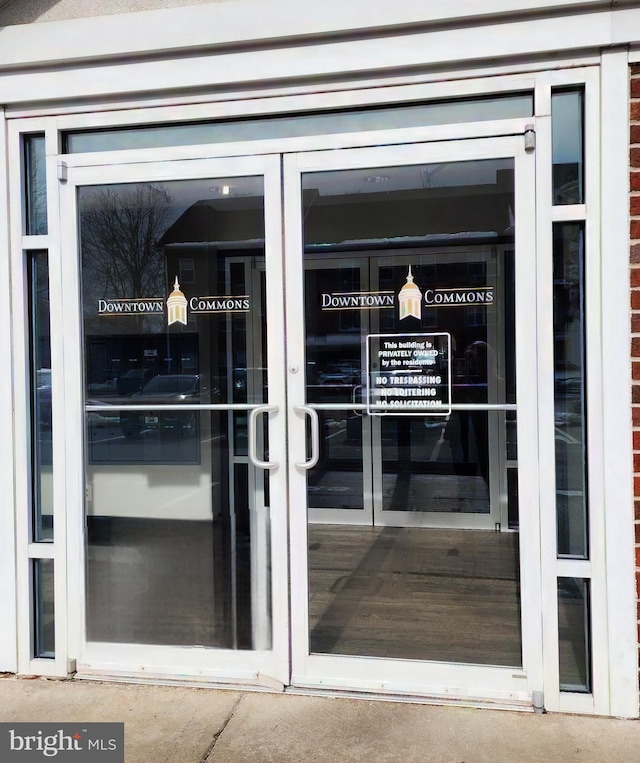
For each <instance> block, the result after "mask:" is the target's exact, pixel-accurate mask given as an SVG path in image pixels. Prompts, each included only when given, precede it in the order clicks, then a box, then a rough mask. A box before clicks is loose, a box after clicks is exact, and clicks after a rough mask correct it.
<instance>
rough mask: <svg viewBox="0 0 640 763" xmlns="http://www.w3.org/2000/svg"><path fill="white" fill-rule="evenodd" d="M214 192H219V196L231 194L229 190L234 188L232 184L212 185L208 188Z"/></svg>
mask: <svg viewBox="0 0 640 763" xmlns="http://www.w3.org/2000/svg"><path fill="white" fill-rule="evenodd" d="M209 190H210V191H213V192H214V193H219V194H220V196H231V191H232V190H234V186H231V185H214V186H211V188H209Z"/></svg>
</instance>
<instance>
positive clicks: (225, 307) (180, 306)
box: [98, 276, 251, 326]
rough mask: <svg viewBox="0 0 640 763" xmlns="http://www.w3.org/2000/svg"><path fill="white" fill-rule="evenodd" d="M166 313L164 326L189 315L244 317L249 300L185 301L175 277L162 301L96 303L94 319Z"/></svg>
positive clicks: (242, 297)
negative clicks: (96, 312)
mask: <svg viewBox="0 0 640 763" xmlns="http://www.w3.org/2000/svg"><path fill="white" fill-rule="evenodd" d="M165 309H166V313H167V326H172V325H173V324H175V323H177V324H182V325H183V326H186V325H187V324H188V323H189V315H190V314H191V315H215V314H220V313H248V312H250V310H251V298H250V297H249V295H248V294H242V295H235V294H234V295H224V296H209V297H199V296H195V297H190V298H189V299H187V297H186V296H185V295H184V293H183V292H182V291H181V289H180V284H179V283H178V277H177V276H176V279H175V281H174V283H173V291H172V292H171V293H170V294H169V297H168V298H167V299H166V300H165V299H164V297H146V298H136V299H99V300H98V315H99V316H102V317H122V316H125V315H162V314H164V312H165Z"/></svg>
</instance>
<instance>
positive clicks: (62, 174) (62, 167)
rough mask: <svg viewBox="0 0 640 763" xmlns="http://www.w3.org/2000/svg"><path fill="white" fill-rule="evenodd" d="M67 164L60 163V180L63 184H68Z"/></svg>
mask: <svg viewBox="0 0 640 763" xmlns="http://www.w3.org/2000/svg"><path fill="white" fill-rule="evenodd" d="M67 171H68V167H67V163H66V162H58V180H59V181H60V182H61V183H66V182H67Z"/></svg>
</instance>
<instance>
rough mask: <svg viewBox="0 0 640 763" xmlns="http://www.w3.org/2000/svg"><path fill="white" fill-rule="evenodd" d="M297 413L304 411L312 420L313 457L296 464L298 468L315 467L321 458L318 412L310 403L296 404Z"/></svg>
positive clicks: (294, 408)
mask: <svg viewBox="0 0 640 763" xmlns="http://www.w3.org/2000/svg"><path fill="white" fill-rule="evenodd" d="M293 410H294V411H295V412H296V413H303V414H305V415H306V416H308V417H309V419H310V420H311V458H310V459H309V460H308V461H298V462H296V463H295V464H294V466H296V468H298V469H305V470H308V469H313V467H314V466H315V465H316V464H317V463H318V459H319V458H320V422H319V420H318V412H317V411H316V410H315V408H311V407H310V406H308V405H294V406H293Z"/></svg>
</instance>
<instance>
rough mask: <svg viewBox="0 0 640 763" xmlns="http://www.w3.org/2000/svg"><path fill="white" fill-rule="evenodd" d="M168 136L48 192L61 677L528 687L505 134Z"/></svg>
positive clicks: (516, 206) (533, 541) (537, 682)
mask: <svg viewBox="0 0 640 763" xmlns="http://www.w3.org/2000/svg"><path fill="white" fill-rule="evenodd" d="M172 152H173V155H174V156H175V158H174V159H173V160H171V159H170V158H168V159H167V160H166V161H162V162H148V163H140V164H136V163H133V164H111V165H109V166H99V167H96V166H83V165H82V159H81V158H80V160H79V161H78V164H77V166H70V167H69V173H68V180H67V181H66V182H65V183H63V184H62V185H61V210H62V228H63V230H62V235H63V240H64V241H65V242H66V244H67V245H68V247H69V251H70V252H76V253H77V256H76V257H67V258H64V264H63V269H62V273H61V283H62V284H63V288H64V290H65V295H66V296H68V297H69V299H67V300H65V303H64V304H65V312H64V325H63V330H64V332H65V338H66V337H68V338H69V341H68V342H65V356H64V366H65V377H66V379H67V380H68V384H67V390H66V395H67V399H68V401H69V405H68V410H69V411H70V413H69V417H68V422H67V423H68V427H69V432H70V434H72V435H73V436H70V437H69V439H68V442H67V449H68V451H67V459H66V461H67V464H68V467H67V478H68V479H67V482H68V485H69V491H70V493H69V494H70V496H72V500H71V501H70V504H71V505H72V506H73V509H72V510H71V512H72V513H70V522H69V537H70V543H71V544H72V545H71V547H72V548H78V549H82V550H83V552H82V554H81V555H78V557H77V558H76V559H75V561H73V562H72V567H73V565H75V567H73V569H71V568H70V574H69V586H70V590H71V593H72V595H71V596H70V597H69V598H70V601H72V602H76V608H75V609H74V610H73V611H72V613H71V622H70V642H71V643H70V651H71V653H73V654H77V655H79V658H78V670H79V672H80V673H87V674H92V673H93V674H95V673H98V674H100V673H114V672H116V673H122V674H139V673H140V671H141V670H142V671H143V672H144V673H145V674H146V675H156V674H157V675H163V676H166V675H178V674H180V675H187V676H191V677H194V676H195V677H197V676H202V677H203V678H205V679H207V680H220V681H226V682H234V683H243V684H261V685H269V686H279V687H283V686H286V685H293V686H297V687H316V688H317V687H331V688H338V689H339V688H342V689H351V690H361V691H383V692H389V693H394V692H395V693H404V694H412V693H420V694H425V693H426V694H432V695H441V696H442V695H447V694H450V695H451V694H453V695H456V696H460V697H472V698H485V699H489V700H491V699H495V700H497V701H509V702H512V701H516V702H517V701H522V702H525V703H526V702H530V700H531V694H532V692H533V691H534V690H536V689H539V688H540V687H541V685H542V664H541V663H542V649H541V602H540V570H539V543H540V536H539V521H538V506H537V495H538V472H537V463H538V461H537V412H536V385H535V373H536V351H535V341H534V338H535V335H536V334H535V332H536V325H535V290H534V289H533V288H532V284H534V283H535V245H534V233H535V226H534V171H533V158H532V156H530V155H528V154H526V153H525V151H524V148H523V140H522V137H521V136H513V137H507V138H500V139H482V140H468V141H452V142H448V143H441V144H413V145H406V146H391V147H379V148H370V149H352V150H340V151H327V152H321V151H319V152H309V153H304V154H285V155H284V157H283V158H282V159H281V157H280V156H264V157H239V158H228V159H201V160H189V161H184V160H181V159H180V149H172ZM281 167H284V172H283V173H282V171H281ZM283 199H284V203H283V201H282V200H283ZM283 214H284V217H283ZM283 230H284V247H283V240H282V239H283V237H282V231H283ZM285 317H286V320H285ZM80 400H81V401H82V405H81V406H79V405H77V404H75V405H74V401H75V403H77V401H80ZM289 613H291V614H289Z"/></svg>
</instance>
